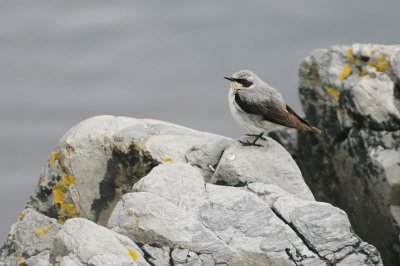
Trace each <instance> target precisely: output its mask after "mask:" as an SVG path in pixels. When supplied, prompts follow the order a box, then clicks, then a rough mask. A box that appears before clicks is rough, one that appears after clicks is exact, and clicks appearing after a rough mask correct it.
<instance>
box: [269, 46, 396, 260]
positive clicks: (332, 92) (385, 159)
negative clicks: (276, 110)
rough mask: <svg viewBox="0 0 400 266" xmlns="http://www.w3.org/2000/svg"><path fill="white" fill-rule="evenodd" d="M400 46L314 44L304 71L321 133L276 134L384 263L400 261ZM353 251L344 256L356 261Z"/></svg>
mask: <svg viewBox="0 0 400 266" xmlns="http://www.w3.org/2000/svg"><path fill="white" fill-rule="evenodd" d="M399 55H400V46H398V45H392V46H390V45H388V46H386V45H371V44H353V45H352V46H333V47H331V48H329V49H321V50H317V51H314V52H313V53H312V54H311V55H310V56H308V57H307V58H305V59H304V61H303V63H302V64H301V66H300V71H299V90H300V98H301V101H302V104H303V107H304V111H305V113H306V115H307V119H308V120H310V122H311V123H312V124H315V125H316V126H318V127H319V128H321V129H322V131H323V132H322V135H320V136H315V135H312V134H307V133H303V132H298V133H297V132H291V133H289V134H288V132H289V131H288V130H284V131H283V132H281V133H276V134H275V136H274V137H276V138H277V140H278V141H279V142H280V143H282V144H283V145H284V146H285V147H288V148H289V151H290V152H291V154H292V155H293V157H294V158H295V159H296V162H297V163H298V165H299V166H300V168H301V170H302V173H303V175H304V177H305V179H306V180H307V184H309V185H310V188H311V190H312V191H313V192H314V196H315V197H316V198H317V199H318V200H322V201H327V202H331V203H333V204H334V205H336V206H339V207H340V208H343V209H344V210H345V211H346V212H347V214H348V215H349V218H350V220H351V222H352V224H353V225H354V226H355V229H356V230H357V233H358V234H360V235H361V237H362V238H363V239H364V240H367V241H369V242H370V243H372V244H374V245H376V246H377V248H378V249H379V250H380V251H381V253H382V254H383V258H384V263H385V265H399V264H400V242H399V239H398V236H399V234H400V232H399V228H400V218H398V216H396V212H393V210H396V209H397V207H399V206H400V151H399V149H400V112H399V110H400V71H399V70H400V57H399ZM363 256H364V255H354V256H351V258H350V257H349V258H348V259H346V260H343V263H344V262H346V261H349V263H350V262H351V261H354V263H355V261H358V260H361V258H362V257H363Z"/></svg>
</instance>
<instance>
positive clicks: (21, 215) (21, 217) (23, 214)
mask: <svg viewBox="0 0 400 266" xmlns="http://www.w3.org/2000/svg"><path fill="white" fill-rule="evenodd" d="M24 217H25V213H22V212H21V213H20V214H18V219H19V220H22V219H24Z"/></svg>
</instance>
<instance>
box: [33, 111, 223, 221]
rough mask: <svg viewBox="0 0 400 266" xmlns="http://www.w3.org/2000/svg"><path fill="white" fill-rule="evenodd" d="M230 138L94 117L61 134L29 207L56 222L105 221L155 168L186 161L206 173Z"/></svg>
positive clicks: (153, 122) (155, 123) (170, 126)
mask: <svg viewBox="0 0 400 266" xmlns="http://www.w3.org/2000/svg"><path fill="white" fill-rule="evenodd" d="M229 141H230V139H228V138H226V137H222V136H218V135H214V134H211V133H205V132H199V131H195V130H192V129H188V128H184V127H181V126H177V125H173V124H169V123H165V122H161V121H156V120H149V119H142V120H140V119H134V118H127V117H113V116H98V117H93V118H91V119H88V120H86V121H84V122H82V123H80V124H78V125H77V126H75V127H73V128H72V129H71V130H69V131H68V132H67V133H66V134H65V135H64V136H63V137H62V138H61V140H60V141H59V143H58V145H57V147H56V149H55V150H54V152H53V153H52V155H51V156H50V159H49V161H48V164H47V165H46V166H45V168H44V170H43V173H42V174H41V178H40V181H39V185H38V188H37V189H36V190H35V191H34V193H33V194H32V196H31V200H30V202H29V203H28V206H29V207H31V208H34V209H37V210H39V211H40V212H42V213H44V214H46V215H48V216H49V217H53V218H57V219H58V220H59V221H60V222H62V221H64V220H66V219H68V218H73V217H77V216H79V217H84V218H88V219H90V220H92V221H95V222H98V223H99V224H103V225H105V224H106V222H107V219H108V217H109V215H110V213H111V211H112V209H113V208H114V206H115V204H116V203H117V202H118V200H119V198H120V197H121V196H122V195H123V194H125V193H126V192H128V191H129V190H130V189H131V187H132V185H133V184H134V183H135V182H136V181H138V180H139V179H140V178H141V177H143V176H144V175H146V174H147V173H148V172H149V171H150V170H151V169H152V168H153V167H154V166H156V165H158V164H159V163H161V162H182V161H184V162H187V161H190V163H192V164H194V165H197V166H198V167H199V168H201V169H202V171H204V172H205V173H207V174H208V175H209V176H211V172H210V170H209V169H208V165H214V164H216V163H217V162H218V160H219V157H220V156H221V154H222V151H223V150H224V148H225V146H226V145H227V143H228V142H229ZM172 147H173V148H172Z"/></svg>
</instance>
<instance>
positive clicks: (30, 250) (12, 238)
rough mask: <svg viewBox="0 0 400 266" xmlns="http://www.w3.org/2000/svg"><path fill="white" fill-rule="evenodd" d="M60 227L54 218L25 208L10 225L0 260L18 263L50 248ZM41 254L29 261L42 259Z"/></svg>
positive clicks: (7, 263)
mask: <svg viewBox="0 0 400 266" xmlns="http://www.w3.org/2000/svg"><path fill="white" fill-rule="evenodd" d="M61 227H62V226H61V225H60V224H58V223H57V221H56V220H55V219H52V218H49V217H47V216H45V215H43V214H41V213H39V212H37V211H35V210H33V209H29V208H28V209H25V210H24V211H23V212H21V213H20V214H19V219H18V221H17V222H16V223H15V224H14V225H13V226H12V227H11V230H10V233H9V234H8V238H7V240H6V243H5V244H4V246H3V248H2V251H1V257H0V262H2V261H4V263H5V264H6V265H19V264H22V263H24V262H26V261H27V259H28V258H30V257H34V256H36V255H38V254H39V253H41V252H44V251H46V250H50V249H51V248H52V246H53V245H52V242H53V239H54V238H55V236H56V234H57V232H58V231H59V230H60V229H61ZM42 256H43V255H41V256H39V257H41V258H36V259H32V260H31V261H34V260H43V257H42ZM26 263H27V262H26Z"/></svg>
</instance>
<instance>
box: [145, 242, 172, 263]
mask: <svg viewBox="0 0 400 266" xmlns="http://www.w3.org/2000/svg"><path fill="white" fill-rule="evenodd" d="M143 251H144V252H145V253H146V255H147V260H148V261H149V262H150V263H152V264H153V265H157V266H169V265H170V261H171V257H170V253H171V251H170V248H169V247H167V246H163V247H162V248H158V247H152V246H150V245H148V244H145V245H143Z"/></svg>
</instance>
